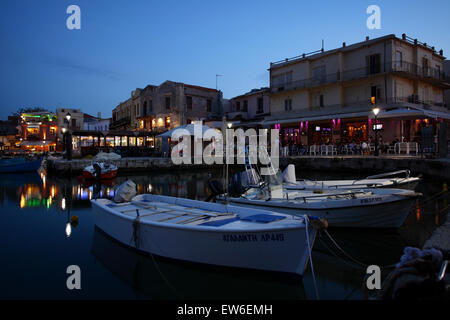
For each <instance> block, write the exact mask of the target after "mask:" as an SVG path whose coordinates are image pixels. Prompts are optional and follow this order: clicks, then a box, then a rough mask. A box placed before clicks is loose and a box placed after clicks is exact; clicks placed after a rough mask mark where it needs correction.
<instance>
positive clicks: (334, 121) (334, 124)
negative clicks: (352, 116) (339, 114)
mask: <svg viewBox="0 0 450 320" xmlns="http://www.w3.org/2000/svg"><path fill="white" fill-rule="evenodd" d="M333 128H336V120H334V119H333Z"/></svg>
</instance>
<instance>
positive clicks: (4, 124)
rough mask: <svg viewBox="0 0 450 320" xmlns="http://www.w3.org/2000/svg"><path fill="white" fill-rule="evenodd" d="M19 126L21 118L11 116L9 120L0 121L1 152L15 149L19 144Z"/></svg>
mask: <svg viewBox="0 0 450 320" xmlns="http://www.w3.org/2000/svg"><path fill="white" fill-rule="evenodd" d="M18 125H19V117H17V116H9V117H8V120H6V121H4V120H0V150H6V149H11V148H15V146H16V142H18V140H19V138H18V133H19V130H18V129H17V127H18Z"/></svg>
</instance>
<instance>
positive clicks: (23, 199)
mask: <svg viewBox="0 0 450 320" xmlns="http://www.w3.org/2000/svg"><path fill="white" fill-rule="evenodd" d="M23 207H25V197H24V195H23V194H22V195H21V196H20V208H23Z"/></svg>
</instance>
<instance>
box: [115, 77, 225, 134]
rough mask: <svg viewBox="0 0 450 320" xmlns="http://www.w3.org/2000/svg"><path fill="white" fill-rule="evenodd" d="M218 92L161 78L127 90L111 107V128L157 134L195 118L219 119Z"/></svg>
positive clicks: (220, 106) (220, 94) (219, 97)
mask: <svg viewBox="0 0 450 320" xmlns="http://www.w3.org/2000/svg"><path fill="white" fill-rule="evenodd" d="M222 113H223V112H222V93H221V92H220V91H218V90H216V89H212V88H206V87H201V86H195V85H190V84H185V83H181V82H174V81H165V82H164V83H162V84H161V85H159V86H154V85H148V86H146V87H145V88H143V89H141V88H137V89H136V90H133V91H132V92H131V97H130V98H129V99H128V100H126V101H125V102H122V103H120V104H119V105H118V106H117V107H116V108H114V110H113V116H112V122H111V126H110V127H111V129H112V130H134V131H140V130H143V131H151V132H155V133H161V132H164V131H167V130H170V129H173V128H175V127H178V126H180V125H183V124H189V123H191V122H192V121H196V120H204V121H205V120H211V119H215V118H221V115H222Z"/></svg>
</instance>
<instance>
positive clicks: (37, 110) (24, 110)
mask: <svg viewBox="0 0 450 320" xmlns="http://www.w3.org/2000/svg"><path fill="white" fill-rule="evenodd" d="M47 111H48V110H47V109H44V108H40V107H29V108H20V109H19V110H17V111H16V112H13V114H12V115H14V116H21V115H22V113H28V112H47Z"/></svg>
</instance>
